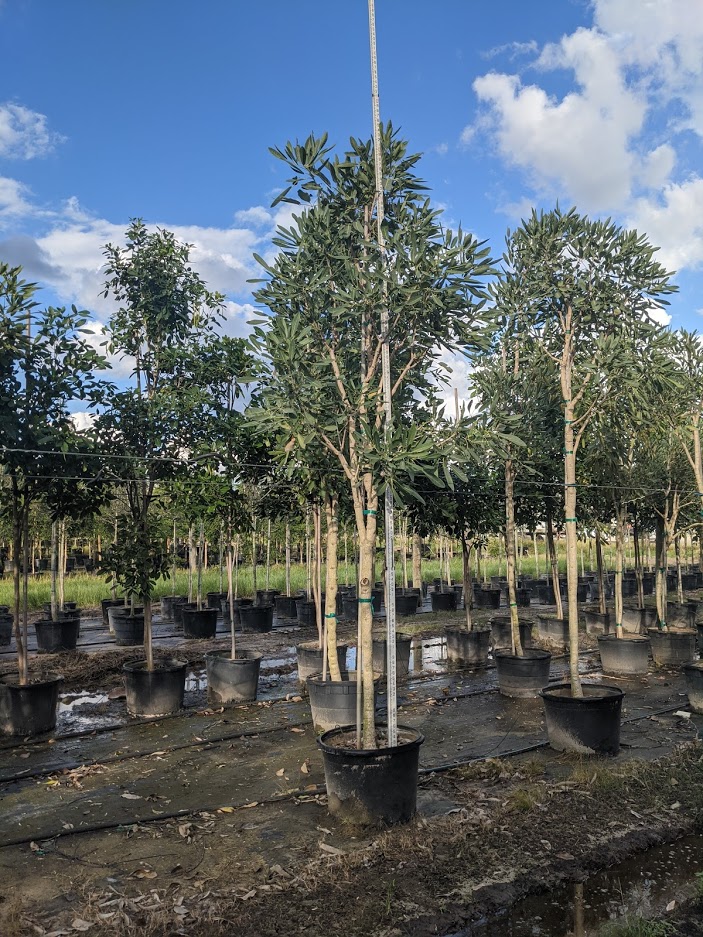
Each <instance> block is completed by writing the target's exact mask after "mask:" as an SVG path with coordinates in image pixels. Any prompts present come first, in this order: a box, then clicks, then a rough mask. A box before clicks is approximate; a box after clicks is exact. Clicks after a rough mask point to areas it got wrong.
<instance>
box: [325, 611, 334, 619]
mask: <svg viewBox="0 0 703 937" xmlns="http://www.w3.org/2000/svg"><path fill="white" fill-rule="evenodd" d="M336 617H337V616H336V615H335V613H334V612H331V613H330V614H329V615H328V614H327V612H325V618H336Z"/></svg>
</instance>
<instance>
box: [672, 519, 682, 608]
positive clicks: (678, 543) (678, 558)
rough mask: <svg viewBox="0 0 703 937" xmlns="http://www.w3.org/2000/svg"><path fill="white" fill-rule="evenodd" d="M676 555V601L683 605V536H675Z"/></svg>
mask: <svg viewBox="0 0 703 937" xmlns="http://www.w3.org/2000/svg"><path fill="white" fill-rule="evenodd" d="M674 555H675V557H676V601H677V602H678V603H679V605H683V579H682V571H681V535H680V534H679V535H678V536H676V535H675V536H674Z"/></svg>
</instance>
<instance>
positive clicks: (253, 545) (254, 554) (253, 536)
mask: <svg viewBox="0 0 703 937" xmlns="http://www.w3.org/2000/svg"><path fill="white" fill-rule="evenodd" d="M258 559H259V557H258V548H257V545H256V518H254V519H253V522H252V527H251V581H252V589H253V592H252V597H253V599H254V601H255V602H256V567H257V565H258Z"/></svg>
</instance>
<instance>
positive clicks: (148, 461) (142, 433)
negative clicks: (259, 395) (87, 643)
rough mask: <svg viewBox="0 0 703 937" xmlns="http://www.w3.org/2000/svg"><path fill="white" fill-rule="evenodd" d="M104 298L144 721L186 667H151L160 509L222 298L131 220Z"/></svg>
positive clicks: (157, 711) (133, 674) (162, 568)
mask: <svg viewBox="0 0 703 937" xmlns="http://www.w3.org/2000/svg"><path fill="white" fill-rule="evenodd" d="M105 258H106V274H107V280H106V283H105V289H104V296H106V297H111V298H113V299H114V300H115V302H116V304H117V308H116V310H115V312H114V313H113V314H112V316H111V317H110V321H109V324H108V331H107V334H108V338H107V348H108V351H109V352H111V353H112V354H117V355H121V356H123V357H126V358H128V359H129V361H130V362H131V365H132V382H131V384H130V386H128V387H127V388H126V389H125V390H122V391H120V392H119V393H116V394H114V395H113V397H112V400H111V402H110V406H109V408H108V409H107V410H106V411H105V412H104V413H103V414H101V415H100V417H99V420H98V425H97V430H98V432H99V434H100V438H101V440H102V442H103V447H104V448H105V449H106V452H107V454H109V455H111V456H113V457H114V458H111V459H107V460H106V469H109V470H110V471H111V472H112V476H113V479H114V482H115V484H116V485H120V486H121V487H122V489H123V491H124V492H125V495H126V499H127V506H128V513H127V516H126V517H125V520H124V524H123V533H122V539H121V542H120V543H119V544H118V545H117V546H116V548H115V550H116V552H117V553H118V554H120V552H121V564H122V570H123V572H122V576H123V582H124V587H125V588H126V589H127V590H128V591H129V592H130V593H131V594H132V595H133V596H136V597H137V598H138V601H139V603H140V604H141V605H142V606H143V615H144V648H145V652H146V653H145V658H146V659H145V660H143V661H133V662H130V663H128V664H125V665H124V674H125V687H126V691H127V708H128V710H129V711H130V713H132V714H134V715H142V716H159V715H164V714H166V713H169V712H173V711H176V710H178V709H179V708H180V707H181V705H182V701H183V692H184V686H185V671H186V665H185V663H184V662H183V661H178V660H175V659H169V660H161V661H159V662H156V661H155V660H154V654H153V646H152V599H153V594H154V587H155V584H156V582H157V580H158V579H159V578H161V577H162V576H167V575H168V570H169V561H168V555H167V551H166V549H165V538H166V531H165V530H162V529H161V528H160V523H159V522H160V518H159V517H158V516H157V512H156V509H157V507H158V504H159V499H160V497H161V496H162V491H163V488H162V487H160V486H163V484H164V483H165V482H166V481H168V480H169V479H171V478H173V476H174V474H176V473H177V472H178V471H182V470H183V468H184V461H185V459H186V455H187V453H189V452H190V451H191V450H192V449H193V448H194V446H195V444H196V441H197V437H198V432H199V428H200V423H199V417H200V408H199V404H200V393H199V388H198V387H197V386H194V384H193V375H192V373H191V371H190V370H189V369H188V367H187V362H188V361H191V360H192V359H193V357H194V354H195V352H196V349H197V347H198V346H199V345H202V344H204V343H206V342H207V341H209V339H210V337H211V336H212V335H213V331H214V325H215V322H216V320H217V317H218V316H219V315H220V312H221V307H222V301H223V300H222V297H221V296H220V295H219V294H216V293H211V292H209V291H208V290H207V289H206V287H205V284H204V283H203V281H202V280H201V279H200V277H199V276H198V274H197V273H196V272H195V270H193V268H192V266H191V264H190V247H189V245H187V244H182V243H180V242H178V241H177V239H176V237H175V236H174V235H173V233H171V232H169V231H166V230H163V229H157V230H155V231H153V232H151V231H149V230H148V229H147V227H146V225H145V224H144V223H143V222H142V221H141V220H138V219H137V220H135V221H133V222H132V223H131V224H130V226H129V228H128V230H127V233H126V245H125V246H124V247H120V246H115V245H111V244H108V245H107V246H106V248H105Z"/></svg>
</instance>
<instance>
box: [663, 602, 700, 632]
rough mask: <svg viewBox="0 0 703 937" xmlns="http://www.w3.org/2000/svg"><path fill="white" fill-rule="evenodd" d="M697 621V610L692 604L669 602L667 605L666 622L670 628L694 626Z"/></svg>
mask: <svg viewBox="0 0 703 937" xmlns="http://www.w3.org/2000/svg"><path fill="white" fill-rule="evenodd" d="M695 622H696V613H695V610H692V609H691V606H690V605H688V604H686V605H676V604H673V603H671V602H670V603H669V604H668V605H667V607H666V623H667V625H668V627H670V628H693V626H694V625H695Z"/></svg>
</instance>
